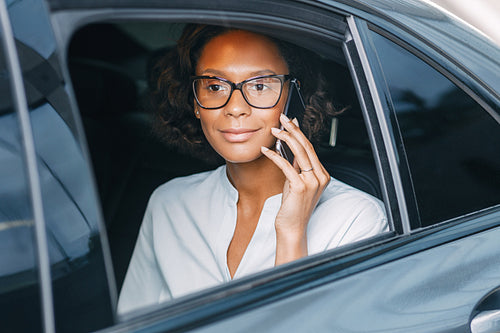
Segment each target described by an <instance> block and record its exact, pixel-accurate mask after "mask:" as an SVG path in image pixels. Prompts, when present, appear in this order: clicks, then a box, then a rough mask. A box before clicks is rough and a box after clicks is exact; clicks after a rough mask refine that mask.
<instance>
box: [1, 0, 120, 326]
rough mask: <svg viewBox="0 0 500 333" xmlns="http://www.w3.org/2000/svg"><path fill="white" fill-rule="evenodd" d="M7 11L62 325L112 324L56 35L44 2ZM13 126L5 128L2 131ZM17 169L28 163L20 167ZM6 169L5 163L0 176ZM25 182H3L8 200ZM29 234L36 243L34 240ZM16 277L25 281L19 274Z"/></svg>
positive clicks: (88, 182) (93, 208)
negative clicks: (12, 185)
mask: <svg viewBox="0 0 500 333" xmlns="http://www.w3.org/2000/svg"><path fill="white" fill-rule="evenodd" d="M8 10H9V16H10V20H11V24H12V27H13V32H14V38H15V43H16V48H17V53H18V56H19V62H20V65H21V70H22V76H23V80H24V89H25V92H26V98H27V101H26V102H27V104H28V109H29V117H30V118H29V120H30V122H31V129H32V135H33V140H34V146H35V147H34V148H35V158H36V164H37V169H38V175H39V184H40V190H41V200H42V206H43V217H44V221H45V224H46V235H47V245H48V257H49V260H50V274H51V279H52V291H53V300H52V303H53V306H54V317H55V326H56V330H58V331H73V330H74V327H75V326H77V327H78V331H89V330H95V329H98V328H102V327H104V326H107V325H110V324H111V323H112V320H113V309H112V293H111V291H110V286H109V281H108V276H107V269H106V267H105V264H104V260H105V259H104V255H105V254H104V251H105V248H104V249H103V245H102V240H101V235H100V231H99V230H100V229H99V210H98V207H97V199H96V197H95V191H94V189H93V187H92V186H93V181H92V177H91V174H90V169H89V167H88V163H87V161H86V159H85V155H84V150H83V146H82V144H81V142H80V140H79V137H80V136H79V135H78V130H77V125H76V119H75V118H74V115H73V111H72V108H71V104H70V99H69V96H68V93H67V91H68V88H67V86H66V83H65V80H64V77H63V74H62V71H61V67H60V63H59V58H58V56H59V55H58V52H57V48H56V42H55V38H54V36H53V33H52V30H51V29H52V28H51V26H50V22H49V20H48V16H47V15H46V8H45V7H44V3H43V2H42V1H39V0H31V1H18V2H13V3H11V4H10V6H9V8H8ZM5 125H7V124H5ZM11 127H12V128H14V129H15V127H14V126H11ZM8 133H9V131H6V132H4V131H2V134H0V135H7V134H8ZM11 136H12V134H11ZM12 145H13V147H15V145H14V144H12ZM10 151H11V152H12V151H15V150H13V148H12V149H10ZM7 165H8V164H7ZM3 166H4V164H3V163H2V167H3ZM11 167H14V165H12V163H11ZM18 170H20V171H19V172H22V170H23V169H22V168H19V167H18ZM8 175H9V173H8V172H6V171H5V172H4V171H3V170H2V173H1V177H7V176H8ZM19 189H20V187H19V186H18V188H4V187H3V186H2V190H6V191H7V192H6V193H5V196H7V198H8V200H10V201H7V202H6V203H5V204H7V205H8V207H10V206H11V205H12V206H13V207H14V205H13V204H12V201H13V200H15V198H16V196H19V194H18V193H17V192H16V191H15V190H17V191H19ZM20 203H21V201H20V202H19V204H20ZM2 204H4V202H3V201H2ZM20 219H21V218H20V217H19V220H20ZM28 230H29V229H28ZM26 237H27V236H26ZM24 241H25V242H26V243H27V244H30V243H33V240H30V239H25V240H24ZM11 251H12V250H11ZM2 253H6V252H2ZM22 262H23V261H19V263H22ZM26 262H27V263H29V262H30V261H26ZM17 283H23V282H22V280H17ZM3 299H4V298H3V297H2V300H3ZM19 313H21V312H19ZM38 316H39V314H38ZM19 320H23V319H21V318H19Z"/></svg>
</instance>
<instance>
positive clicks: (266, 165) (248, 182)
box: [226, 156, 285, 201]
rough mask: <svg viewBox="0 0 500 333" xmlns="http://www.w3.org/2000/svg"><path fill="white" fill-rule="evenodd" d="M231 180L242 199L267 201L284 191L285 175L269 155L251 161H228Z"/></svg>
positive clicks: (228, 174)
mask: <svg viewBox="0 0 500 333" xmlns="http://www.w3.org/2000/svg"><path fill="white" fill-rule="evenodd" d="M226 166H227V167H226V170H227V176H228V178H229V181H230V182H231V183H232V184H233V186H234V187H235V188H236V189H237V190H238V193H239V197H240V200H241V199H245V198H252V199H253V200H256V201H265V200H266V199H267V198H269V197H271V196H273V195H276V194H279V193H281V192H283V185H284V183H285V175H284V174H283V172H282V171H281V170H280V169H279V168H278V167H277V166H276V165H275V164H274V163H273V162H271V160H269V159H268V158H267V157H265V156H262V157H261V158H259V159H257V160H254V161H252V162H249V163H231V162H226Z"/></svg>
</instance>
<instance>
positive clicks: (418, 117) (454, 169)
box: [372, 32, 500, 226]
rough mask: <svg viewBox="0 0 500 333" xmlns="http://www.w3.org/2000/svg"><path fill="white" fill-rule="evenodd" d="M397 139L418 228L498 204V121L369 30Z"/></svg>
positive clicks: (434, 72) (424, 65) (427, 67)
mask: <svg viewBox="0 0 500 333" xmlns="http://www.w3.org/2000/svg"><path fill="white" fill-rule="evenodd" d="M372 38H373V42H374V44H375V45H376V49H377V53H378V58H379V60H380V63H381V65H382V68H383V72H384V76H385V79H386V82H387V85H388V88H389V91H390V94H391V97H392V103H393V106H394V111H395V114H396V119H397V123H398V125H399V129H400V131H401V135H402V138H403V141H404V150H405V152H406V157H407V159H408V165H409V171H410V174H411V179H412V183H413V188H414V191H415V196H416V201H417V205H418V211H419V214H420V219H421V225H422V226H428V225H431V224H434V223H437V222H441V221H444V220H448V219H451V218H454V217H457V216H461V215H464V214H467V213H471V212H474V211H477V210H480V209H483V208H487V207H490V206H493V205H496V204H499V203H500V191H499V190H498V189H499V188H500V182H499V180H500V178H499V177H498V175H499V174H500V154H499V153H498V149H499V147H500V126H499V124H498V123H497V121H496V120H495V119H494V118H493V117H492V116H491V115H490V114H489V113H488V112H487V111H486V110H484V109H483V108H482V107H481V106H480V105H479V104H478V103H477V102H476V101H474V99H472V98H471V97H470V96H469V95H468V94H467V93H465V92H464V91H463V90H462V89H460V87H458V86H457V85H456V84H454V83H453V82H451V81H450V80H449V79H448V78H446V77H445V76H444V75H442V74H441V73H440V72H438V71H437V70H436V69H434V68H433V67H431V66H430V65H429V64H427V63H426V62H424V61H422V60H421V59H420V58H418V57H416V56H415V55H413V54H412V53H410V52H409V51H407V50H406V49H404V48H402V47H401V46H398V45H397V44H395V43H394V42H392V41H390V40H388V39H387V38H385V37H383V36H381V35H379V34H378V33H375V32H372Z"/></svg>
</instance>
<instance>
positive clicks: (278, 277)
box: [55, 7, 499, 331]
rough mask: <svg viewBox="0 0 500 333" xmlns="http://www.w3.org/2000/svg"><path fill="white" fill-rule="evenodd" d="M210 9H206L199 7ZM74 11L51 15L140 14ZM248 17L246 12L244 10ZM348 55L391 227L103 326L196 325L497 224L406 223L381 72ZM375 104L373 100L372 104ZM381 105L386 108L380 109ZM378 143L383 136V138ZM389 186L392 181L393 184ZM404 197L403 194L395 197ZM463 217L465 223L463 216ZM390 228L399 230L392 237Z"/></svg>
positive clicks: (85, 18) (480, 217)
mask: <svg viewBox="0 0 500 333" xmlns="http://www.w3.org/2000/svg"><path fill="white" fill-rule="evenodd" d="M339 8H340V7H339ZM345 9H346V7H344V10H345ZM167 12H169V10H168V9H166V10H165V14H162V13H160V12H158V11H156V12H154V13H153V12H152V11H147V10H146V11H144V13H142V14H143V15H144V17H149V18H152V17H159V18H164V17H170V18H171V19H172V17H174V16H175V19H177V20H180V19H182V18H186V15H187V16H189V15H193V14H192V12H190V13H189V14H182V12H181V11H177V12H175V15H172V13H167ZM198 13H199V12H198ZM208 13H209V11H207V12H204V13H203V14H208ZM212 13H213V12H212ZM338 13H344V15H349V13H346V12H343V11H342V10H341V9H340V10H339V11H338ZM72 15H73V16H71V15H68V16H64V15H59V16H58V17H57V18H56V19H55V21H57V22H56V25H57V26H59V28H60V27H61V24H60V23H61V22H63V21H65V20H70V19H75V17H78V19H79V21H78V22H79V24H80V26H81V25H83V24H86V23H89V22H91V21H93V20H96V21H98V20H102V19H105V18H106V17H113V18H114V19H127V17H129V18H130V17H135V18H137V17H138V14H133V13H127V12H126V10H124V13H123V14H122V15H120V11H119V10H118V11H117V10H116V9H112V10H109V11H107V12H106V10H104V11H103V10H92V9H90V10H89V12H88V13H83V12H82V11H78V12H74V13H73V14H72ZM183 15H184V16H183ZM91 17H92V18H91ZM243 18H245V17H243ZM247 18H250V15H249V16H248V17H247ZM253 19H255V17H253ZM350 20H351V21H352V20H354V21H355V26H356V27H359V25H360V24H365V23H362V22H364V21H363V20H362V19H353V18H351V19H350ZM352 27H353V26H352ZM59 30H61V29H59ZM66 33H68V31H66V32H65V34H66ZM70 33H71V32H70ZM60 37H61V35H60ZM61 38H62V39H64V38H65V37H64V36H62V37H61ZM66 38H67V37H66ZM356 38H358V40H359V41H361V42H362V39H361V35H359V36H357V37H356V36H355V37H354V39H353V40H356ZM63 44H64V43H63ZM361 45H365V44H361ZM353 47H355V48H356V47H359V45H352V44H351V46H346V50H350V52H354V49H353ZM365 52H366V51H365ZM352 54H355V53H352ZM357 54H358V56H359V55H360V54H362V53H360V52H359V50H358V51H357ZM352 61H353V66H352V68H354V69H356V68H357V70H355V71H354V72H355V74H356V75H357V76H359V78H358V80H359V82H360V83H358V86H359V87H358V88H359V91H360V96H361V97H362V98H360V99H361V100H362V101H364V102H365V104H366V105H367V106H366V108H367V110H368V112H366V114H365V116H366V117H367V118H368V121H367V123H370V124H371V126H370V127H371V128H372V129H373V132H372V133H371V135H372V142H378V143H377V144H376V145H375V146H376V148H377V149H378V150H377V151H378V153H379V154H384V153H383V152H385V156H384V161H379V162H378V164H377V165H378V167H379V169H380V170H379V175H385V176H384V178H383V180H384V182H383V184H385V186H392V188H390V189H389V188H385V189H384V191H383V192H384V198H385V199H386V200H387V201H386V202H389V203H392V204H390V207H391V209H390V214H391V216H392V220H393V221H395V222H393V223H394V230H395V232H394V233H391V234H387V235H382V236H380V237H377V238H376V239H373V240H369V241H366V242H362V243H359V244H355V245H354V246H348V247H346V248H343V249H341V250H338V251H337V250H334V251H330V252H328V253H324V254H320V255H317V256H313V257H310V258H305V259H303V260H299V261H298V262H295V263H291V264H289V265H285V266H283V267H278V268H276V269H274V270H273V273H271V274H269V272H263V273H261V274H257V275H256V276H253V277H251V278H245V279H241V280H240V281H233V282H231V283H229V284H228V285H225V286H221V287H216V288H213V289H211V290H207V291H202V292H200V293H197V294H194V295H191V296H188V297H186V298H182V299H179V300H175V301H173V302H172V303H170V304H168V305H165V306H163V307H162V308H161V309H158V310H157V311H155V312H150V313H148V314H147V315H146V314H145V315H144V316H141V317H138V318H136V319H135V320H131V321H129V322H126V323H123V324H119V325H117V326H115V327H112V328H110V329H109V331H120V330H126V329H130V328H133V329H134V328H136V329H139V328H143V329H146V328H148V329H151V330H152V331H155V330H165V329H187V328H194V327H199V326H202V325H206V324H209V323H212V322H214V321H217V320H220V319H224V318H228V317H230V316H233V315H236V314H238V313H241V312H244V311H249V310H251V309H255V308H257V307H259V306H262V305H265V304H269V303H271V302H274V301H277V300H281V299H283V298H284V297H287V296H289V295H293V294H297V293H301V292H303V291H304V290H308V289H310V288H314V287H317V286H320V285H324V284H327V283H329V282H331V281H335V280H338V279H341V278H343V277H346V276H348V275H349V274H352V273H353V272H361V271H365V270H368V269H370V268H372V267H376V266H379V265H382V264H383V263H387V262H390V261H394V260H397V259H399V258H403V257H405V256H408V255H411V254H414V253H418V252H420V251H422V250H423V249H427V248H432V247H435V246H438V245H440V244H445V243H448V242H451V241H453V240H457V239H460V238H461V237H465V236H467V235H470V234H472V233H478V232H481V231H484V230H487V229H490V228H493V227H496V226H498V224H499V222H498V221H497V220H494V221H491V220H490V219H488V218H487V214H489V213H491V210H486V211H484V212H480V213H477V214H476V215H475V216H468V217H461V218H459V219H458V220H455V221H451V222H448V223H446V225H440V226H436V227H433V228H429V229H426V230H423V231H422V232H419V233H417V234H414V235H409V234H410V230H411V227H412V226H411V225H410V222H409V221H410V218H411V216H412V215H411V214H407V215H406V217H405V216H404V215H405V214H406V212H407V209H408V208H407V207H405V206H404V205H405V204H406V203H407V201H406V199H404V198H405V193H404V191H403V189H402V188H403V182H402V181H401V177H400V175H399V173H400V171H401V169H400V168H399V167H397V165H396V164H395V162H394V161H395V160H397V157H396V154H395V152H396V148H395V147H397V143H395V142H394V140H391V138H390V136H391V135H394V133H393V132H391V130H390V128H389V126H388V119H387V117H386V115H387V112H386V111H387V110H389V109H388V108H389V106H388V105H382V102H381V98H380V96H379V92H377V91H376V89H377V87H378V85H377V80H379V77H378V76H377V74H376V73H375V76H373V75H374V74H373V73H370V70H368V71H367V68H366V67H363V61H365V65H366V61H367V59H364V60H363V59H358V60H352ZM355 61H357V64H354V62H355ZM360 65H361V66H360ZM360 71H361V72H360ZM367 76H368V77H371V78H370V79H369V80H373V82H369V80H367ZM370 86H371V87H370ZM374 89H375V90H374ZM368 103H369V104H368ZM375 104H378V110H377V107H375ZM384 107H385V108H386V109H385V110H384ZM375 115H376V116H375ZM381 143H384V145H381ZM387 166H389V167H387ZM391 180H392V184H391ZM394 187H396V188H397V190H396V189H395V188H394ZM402 199H403V201H401V200H402ZM407 206H408V205H407ZM495 212H496V211H495V210H494V209H493V213H495ZM471 220H477V221H478V222H477V223H472V222H470V221H471ZM401 221H404V222H401ZM467 221H469V222H470V223H466V222H467ZM471 225H473V226H471ZM450 229H453V230H454V232H450ZM396 235H400V236H398V237H394V236H396ZM193 322H196V324H193ZM107 331H108V330H107Z"/></svg>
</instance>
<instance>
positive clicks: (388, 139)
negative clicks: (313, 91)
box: [346, 16, 411, 234]
mask: <svg viewBox="0 0 500 333" xmlns="http://www.w3.org/2000/svg"><path fill="white" fill-rule="evenodd" d="M346 19H347V24H348V26H349V29H350V33H351V37H352V40H353V42H354V45H355V47H356V50H357V52H358V56H359V58H360V61H361V65H362V67H363V70H364V74H365V77H366V81H367V84H368V89H369V91H370V94H371V96H372V101H373V105H374V108H375V113H376V115H377V119H378V125H379V128H380V131H381V135H382V137H383V141H384V148H385V150H386V152H387V159H388V163H389V167H390V169H391V174H392V182H393V186H394V190H395V195H396V198H397V205H398V208H399V214H400V218H401V227H402V231H403V234H409V233H410V232H411V226H410V219H409V217H408V210H407V205H406V199H405V195H404V190H403V184H402V182H401V176H400V172H399V167H398V161H397V157H396V156H397V153H396V149H395V147H394V138H393V137H392V135H391V131H390V130H389V125H388V123H387V119H386V115H385V111H384V107H383V105H382V102H381V100H380V95H379V92H378V89H377V85H376V83H375V79H374V75H373V72H372V69H371V65H370V62H369V60H368V56H367V54H366V50H365V48H364V45H363V41H362V39H361V35H360V32H359V29H358V26H359V25H364V26H365V27H366V23H365V22H364V21H361V20H360V19H357V18H354V17H353V16H347V18H346ZM364 112H368V111H367V110H366V109H365V110H364ZM379 167H381V166H379ZM386 191H387V190H386ZM387 195H388V194H387V193H384V200H386V199H387ZM394 227H396V226H394Z"/></svg>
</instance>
